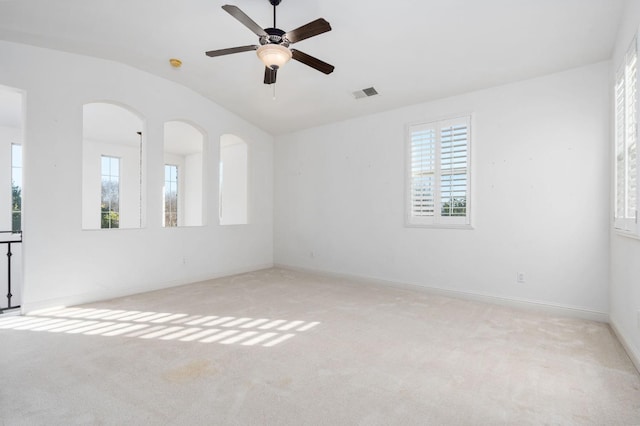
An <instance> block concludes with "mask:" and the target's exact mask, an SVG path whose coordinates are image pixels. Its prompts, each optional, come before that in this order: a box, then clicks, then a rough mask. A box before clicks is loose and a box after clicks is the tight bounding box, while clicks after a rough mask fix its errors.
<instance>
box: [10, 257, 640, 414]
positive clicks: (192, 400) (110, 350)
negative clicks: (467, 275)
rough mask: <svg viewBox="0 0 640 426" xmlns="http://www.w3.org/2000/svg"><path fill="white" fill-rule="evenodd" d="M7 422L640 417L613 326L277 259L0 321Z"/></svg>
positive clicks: (633, 378)
mask: <svg viewBox="0 0 640 426" xmlns="http://www.w3.org/2000/svg"><path fill="white" fill-rule="evenodd" d="M0 342H1V349H0V424H1V425H3V426H8V425H45V424H46V425H74V424H90V425H125V424H126V425H155V424H157V425H161V424H176V425H223V424H232V425H236V424H237V425H424V424H451V425H467V424H469V425H476V424H488V425H494V424H513V425H537V424H557V425H571V424H577V425H582V424H585V425H587V424H592V425H633V424H640V376H639V375H638V373H637V372H636V370H635V369H634V367H633V366H632V364H631V362H630V360H629V358H628V357H627V355H626V354H625V352H624V350H623V349H622V347H621V346H620V344H619V342H618V341H617V340H616V338H615V337H614V335H613V334H612V332H611V330H610V329H609V327H608V326H607V325H606V324H601V323H596V322H589V321H581V320H575V319H566V318H558V317H550V316H546V315H542V314H537V313H532V312H523V311H518V310H513V309H509V308H505V307H500V306H494V305H488V304H481V303H476V302H469V301H463V300H457V299H451V298H445V297H440V296H434V295H431V294H428V293H426V292H424V291H421V290H407V289H400V288H392V287H386V286H380V285H377V284H370V285H367V284H363V283H356V282H350V281H348V280H341V279H336V278H329V277H324V276H318V275H311V274H305V273H299V272H291V271H288V270H282V269H271V270H266V271H260V272H256V273H250V274H243V275H239V276H234V277H228V278H223V279H218V280H212V281H207V282H202V283H196V284H192V285H188V286H183V287H179V288H174V289H169V290H163V291H157V292H153V293H147V294H141V295H137V296H133V297H126V298H122V299H117V300H111V301H106V302H101V303H93V304H90V305H85V306H80V307H74V308H67V309H58V310H52V311H50V312H45V313H42V314H38V315H32V316H25V317H8V316H0Z"/></svg>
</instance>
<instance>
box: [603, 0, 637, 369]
mask: <svg viewBox="0 0 640 426" xmlns="http://www.w3.org/2000/svg"><path fill="white" fill-rule="evenodd" d="M639 26H640V1H637V0H635V1H634V0H632V1H629V2H627V7H626V10H625V12H624V14H623V22H622V23H621V25H620V29H619V31H618V38H617V41H616V46H615V50H614V54H613V57H612V60H611V69H610V80H609V85H610V86H611V87H613V85H614V79H615V72H616V70H617V68H618V67H619V66H620V64H621V63H622V61H623V56H624V54H625V52H626V50H627V49H628V47H629V43H631V40H632V39H633V37H634V35H635V33H636V31H638V27H639ZM609 104H610V105H613V99H611V100H610V101H609ZM610 120H611V123H613V112H612V113H611V119H610ZM611 127H612V128H613V125H612V126H611ZM613 137H614V136H613V131H611V136H610V140H611V141H613ZM610 147H611V150H612V151H611V152H613V142H611V143H610ZM611 155H613V154H611ZM610 158H613V157H610ZM611 181H612V182H613V175H612V177H611ZM612 193H613V186H612ZM611 205H613V203H611ZM610 210H611V214H612V216H613V209H612V208H611V209H610ZM611 223H612V224H613V217H612V218H611ZM611 229H612V232H611V295H610V297H611V305H610V317H611V323H612V325H613V326H614V328H615V329H616V331H617V332H618V335H619V336H620V337H621V338H622V340H623V341H624V342H625V344H626V346H627V349H628V350H629V352H630V353H631V355H632V357H633V358H634V362H636V366H638V368H640V239H633V238H629V237H625V236H622V235H619V234H618V233H617V232H616V231H614V230H613V226H611Z"/></svg>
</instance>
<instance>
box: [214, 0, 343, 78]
mask: <svg viewBox="0 0 640 426" xmlns="http://www.w3.org/2000/svg"><path fill="white" fill-rule="evenodd" d="M281 1H282V0H269V3H271V4H272V5H273V27H271V28H264V29H263V28H260V26H259V25H258V24H256V23H255V22H254V21H253V20H252V19H251V18H249V16H247V15H246V14H245V13H244V12H243V11H242V10H240V8H238V7H237V6H233V5H229V4H226V5H224V6H222V8H223V9H224V10H225V11H226V12H227V13H229V14H230V15H231V16H233V17H234V18H236V19H237V20H238V21H240V23H241V24H243V25H244V26H245V27H247V28H249V29H250V30H251V31H253V32H254V33H255V34H256V35H257V36H258V37H259V39H258V41H259V42H260V45H259V46H258V45H249V46H240V47H231V48H229V49H220V50H210V51H208V52H205V54H206V55H207V56H211V57H215V56H223V55H230V54H232V53H240V52H248V51H250V50H257V54H258V57H259V58H260V60H262V62H263V63H264V65H265V70H264V84H273V83H275V82H276V75H277V73H278V70H279V69H280V68H281V67H282V66H283V65H284V64H286V63H287V62H289V60H290V59H295V60H296V61H298V62H302V63H303V64H305V65H308V66H310V67H311V68H314V69H316V70H318V71H320V72H322V73H325V74H331V73H332V72H333V70H334V66H333V65H330V64H328V63H326V62H323V61H321V60H320V59H317V58H314V57H313V56H310V55H307V54H306V53H304V52H301V51H300V50H297V49H290V48H289V45H291V44H293V43H297V42H299V41H302V40H305V39H308V38H310V37H314V36H317V35H319V34H322V33H325V32H327V31H331V25H330V24H329V23H328V22H327V21H325V20H324V19H323V18H319V19H316V20H315V21H312V22H309V23H308V24H305V25H303V26H301V27H299V28H296V29H295V30H292V31H288V32H285V31H282V30H281V29H279V28H278V27H277V26H276V6H278V5H279V4H280V2H281Z"/></svg>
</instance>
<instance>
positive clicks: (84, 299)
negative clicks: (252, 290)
mask: <svg viewBox="0 0 640 426" xmlns="http://www.w3.org/2000/svg"><path fill="white" fill-rule="evenodd" d="M269 268H273V264H272V263H268V264H266V263H265V264H259V265H253V266H248V267H245V268H234V269H227V270H224V271H219V272H216V273H214V274H210V275H207V276H200V277H189V278H188V279H183V280H173V281H165V282H161V283H144V284H142V285H140V286H136V287H133V288H131V290H130V291H123V289H122V288H119V289H115V290H106V291H99V292H98V291H97V292H91V293H81V294H74V295H69V296H65V297H60V298H55V299H46V300H38V301H31V302H27V301H23V303H22V305H21V308H20V312H21V314H29V313H30V314H33V313H35V312H36V311H43V310H49V309H51V308H59V307H63V306H75V305H81V304H85V303H93V302H99V301H103V300H109V299H115V298H118V297H126V296H133V295H135V294H140V293H146V292H149V291H155V290H163V289H167V288H172V287H179V286H182V285H187V284H192V283H197V282H201V281H208V280H213V279H216V278H222V277H229V276H232V275H238V274H244V273H247V272H255V271H259V270H262V269H269Z"/></svg>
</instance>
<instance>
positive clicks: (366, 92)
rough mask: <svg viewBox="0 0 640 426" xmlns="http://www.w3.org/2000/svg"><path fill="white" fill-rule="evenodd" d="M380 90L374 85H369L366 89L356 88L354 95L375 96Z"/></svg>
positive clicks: (358, 97) (356, 96) (361, 96)
mask: <svg viewBox="0 0 640 426" xmlns="http://www.w3.org/2000/svg"><path fill="white" fill-rule="evenodd" d="M377 94H378V91H377V90H376V89H374V88H373V87H367V88H366V89H362V90H356V91H355V92H353V97H354V98H356V99H362V98H368V97H369V96H375V95H377Z"/></svg>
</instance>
